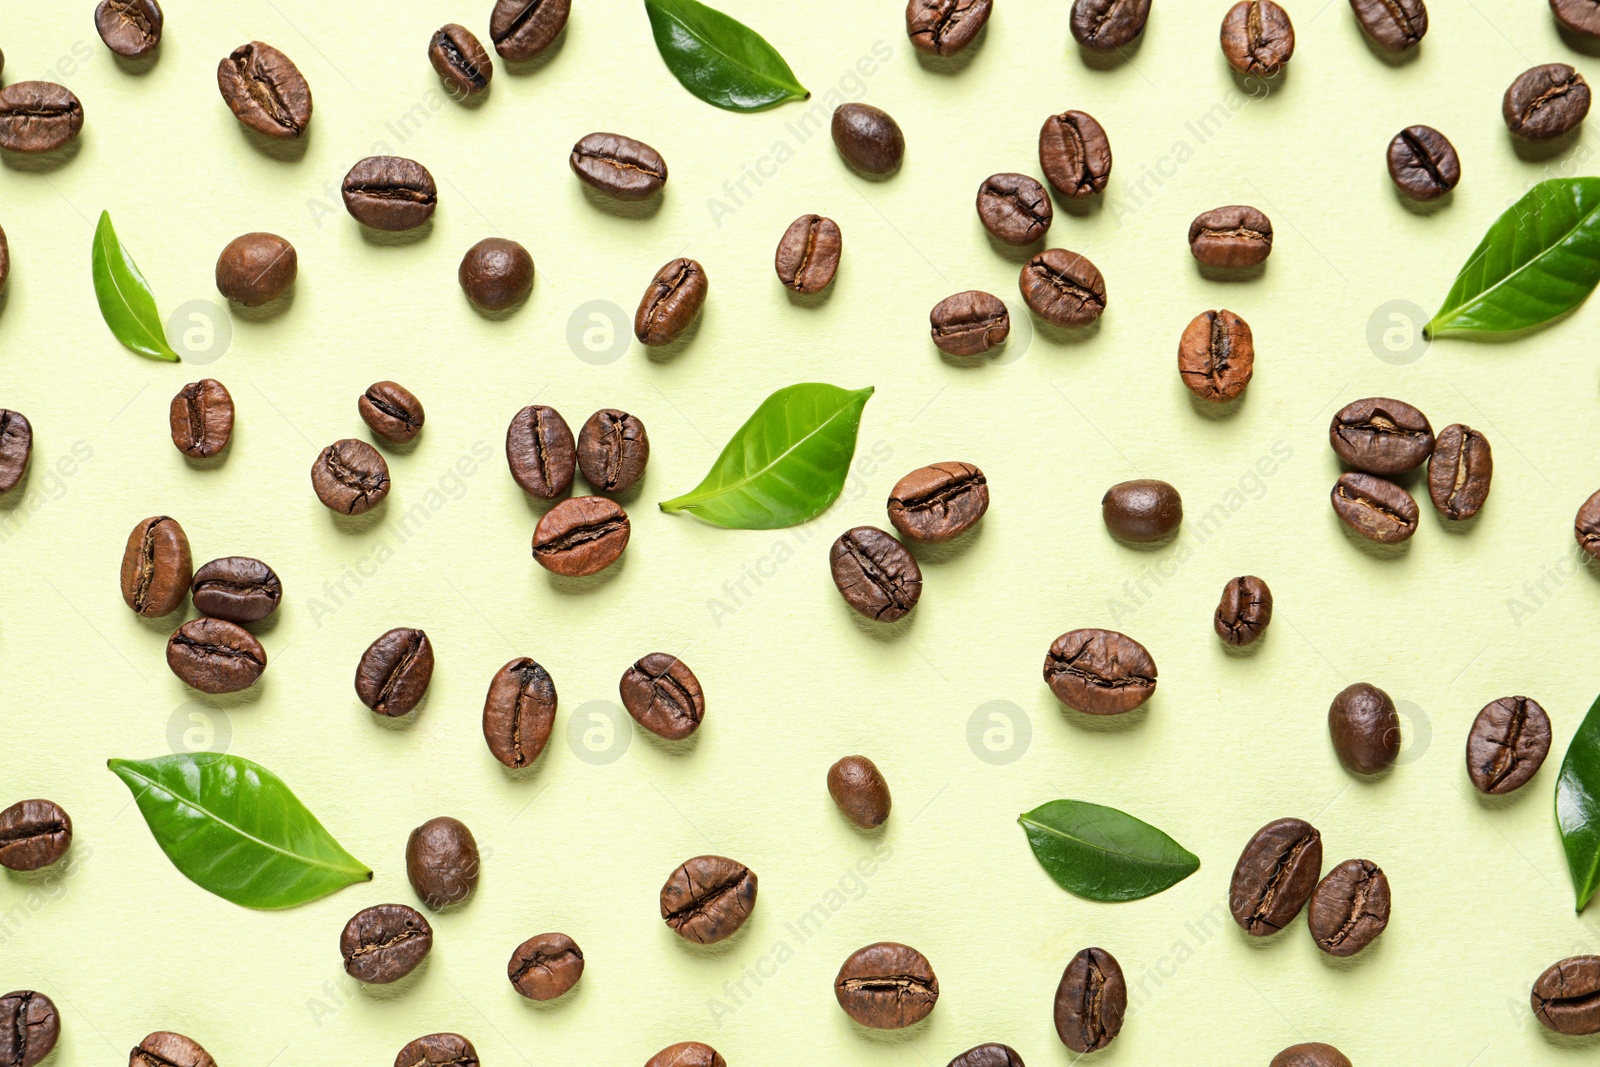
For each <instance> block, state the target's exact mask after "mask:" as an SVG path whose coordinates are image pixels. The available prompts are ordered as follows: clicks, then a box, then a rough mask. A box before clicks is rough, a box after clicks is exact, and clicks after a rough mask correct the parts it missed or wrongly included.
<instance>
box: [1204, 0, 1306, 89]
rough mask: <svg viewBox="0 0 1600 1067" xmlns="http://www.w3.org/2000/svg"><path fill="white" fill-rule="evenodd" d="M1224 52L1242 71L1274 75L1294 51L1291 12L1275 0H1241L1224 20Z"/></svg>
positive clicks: (1262, 75) (1265, 75)
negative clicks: (1290, 20)
mask: <svg viewBox="0 0 1600 1067" xmlns="http://www.w3.org/2000/svg"><path fill="white" fill-rule="evenodd" d="M1222 54H1223V55H1224V56H1226V57H1227V60H1228V66H1230V67H1232V68H1233V69H1234V70H1235V71H1237V72H1238V73H1240V74H1256V75H1260V76H1261V77H1265V78H1270V77H1273V76H1274V75H1276V74H1277V73H1278V72H1279V71H1280V70H1282V69H1283V65H1284V64H1285V63H1287V62H1289V59H1290V57H1292V56H1293V55H1294V26H1293V25H1292V24H1291V23H1290V22H1289V13H1288V12H1287V11H1285V10H1284V9H1283V8H1281V7H1279V6H1278V5H1277V4H1275V3H1273V2H1272V0H1239V2H1238V3H1237V4H1234V5H1233V7H1231V8H1229V9H1228V14H1227V15H1226V16H1224V17H1223V20H1222Z"/></svg>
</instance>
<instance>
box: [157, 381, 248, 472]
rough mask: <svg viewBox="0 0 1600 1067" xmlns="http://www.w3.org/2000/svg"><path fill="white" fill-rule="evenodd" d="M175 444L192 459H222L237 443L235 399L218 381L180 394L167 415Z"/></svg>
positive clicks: (200, 383)
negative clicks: (226, 451) (234, 428)
mask: <svg viewBox="0 0 1600 1067" xmlns="http://www.w3.org/2000/svg"><path fill="white" fill-rule="evenodd" d="M167 421H168V423H169V424H170V428H171V430H172V443H173V445H175V446H176V447H177V449H178V451H179V452H182V453H183V454H184V455H186V456H188V457H189V458H190V459H210V458H211V457H212V456H216V455H220V454H221V453H222V450H223V449H225V448H227V447H228V442H229V441H231V440H232V439H233V397H232V396H231V395H229V393H228V390H227V387H226V386H224V385H223V384H222V383H221V382H219V381H217V380H216V379H215V378H202V379H200V380H199V381H198V382H190V383H189V384H188V385H186V386H184V387H183V388H182V389H180V390H178V395H177V396H175V397H173V398H172V404H171V405H170V406H169V409H168V412H167Z"/></svg>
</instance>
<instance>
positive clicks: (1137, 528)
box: [1100, 478, 1183, 544]
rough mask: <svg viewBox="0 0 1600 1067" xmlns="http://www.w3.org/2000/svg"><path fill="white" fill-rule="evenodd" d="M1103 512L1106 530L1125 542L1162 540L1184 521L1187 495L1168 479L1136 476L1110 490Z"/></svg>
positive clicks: (1101, 502) (1101, 507)
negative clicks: (1180, 494) (1181, 494)
mask: <svg viewBox="0 0 1600 1067" xmlns="http://www.w3.org/2000/svg"><path fill="white" fill-rule="evenodd" d="M1100 515H1101V517H1102V518H1103V519H1104V520H1105V524H1106V529H1108V530H1110V531H1111V532H1112V533H1113V534H1114V535H1116V536H1117V537H1119V538H1121V539H1122V540H1124V541H1133V542H1136V543H1139V544H1147V543H1150V542H1154V541H1162V540H1165V539H1166V538H1168V537H1171V536H1172V535H1173V534H1174V533H1176V532H1177V530H1178V527H1179V526H1180V525H1182V524H1183V498H1182V497H1180V496H1179V495H1178V491H1177V490H1176V489H1174V488H1173V487H1172V486H1170V485H1168V484H1167V483H1166V482H1161V481H1156V480H1155V479H1154V478H1136V479H1134V480H1133V481H1131V482H1118V483H1117V484H1116V485H1113V486H1112V487H1111V488H1110V489H1107V490H1106V495H1105V496H1103V497H1101V498H1100Z"/></svg>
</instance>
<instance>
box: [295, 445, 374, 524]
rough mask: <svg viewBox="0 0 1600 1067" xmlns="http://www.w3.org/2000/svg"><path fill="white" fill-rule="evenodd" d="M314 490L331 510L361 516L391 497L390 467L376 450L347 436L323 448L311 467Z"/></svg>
mask: <svg viewBox="0 0 1600 1067" xmlns="http://www.w3.org/2000/svg"><path fill="white" fill-rule="evenodd" d="M311 488H312V489H314V490H316V493H317V499H318V500H320V501H322V502H323V504H325V505H327V508H328V510H329V511H336V512H338V513H339V514H341V515H361V514H363V513H365V512H368V511H371V510H372V509H373V508H375V507H377V506H378V505H379V504H381V503H383V499H384V497H386V496H388V495H389V464H387V463H385V462H384V460H383V457H382V456H380V455H379V454H378V450H377V449H376V448H373V447H372V446H371V445H369V444H367V443H366V442H365V441H356V440H353V439H352V438H348V437H347V438H345V439H344V440H343V441H335V442H334V443H333V444H331V445H329V446H328V447H327V448H324V449H323V450H322V454H321V455H319V456H318V457H317V461H316V462H315V463H313V464H312V465H311Z"/></svg>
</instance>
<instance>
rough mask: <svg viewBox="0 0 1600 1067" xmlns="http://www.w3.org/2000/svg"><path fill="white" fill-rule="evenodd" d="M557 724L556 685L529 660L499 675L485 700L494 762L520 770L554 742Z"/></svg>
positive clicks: (487, 734) (514, 663) (486, 734)
mask: <svg viewBox="0 0 1600 1067" xmlns="http://www.w3.org/2000/svg"><path fill="white" fill-rule="evenodd" d="M555 721H556V684H555V682H554V681H552V680H551V678H550V672H549V671H547V670H545V669H544V668H543V667H541V666H539V664H537V663H535V662H534V661H533V660H531V659H529V658H528V657H526V656H519V657H517V658H516V659H514V660H512V661H511V662H509V663H507V664H506V665H505V666H504V667H501V668H500V669H499V670H498V671H495V673H494V678H493V679H492V680H491V681H490V682H489V695H488V696H486V697H485V698H484V700H483V739H484V741H486V742H487V743H488V745H489V751H490V752H491V753H493V755H494V758H495V759H497V760H499V761H500V762H501V763H503V764H505V765H506V766H507V767H510V768H511V769H512V770H520V769H522V768H523V767H528V766H531V765H532V764H533V761H534V760H536V759H538V758H539V755H540V753H542V752H543V751H544V746H545V745H546V744H547V743H549V741H550V731H551V730H552V729H553V728H554V726H555Z"/></svg>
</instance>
